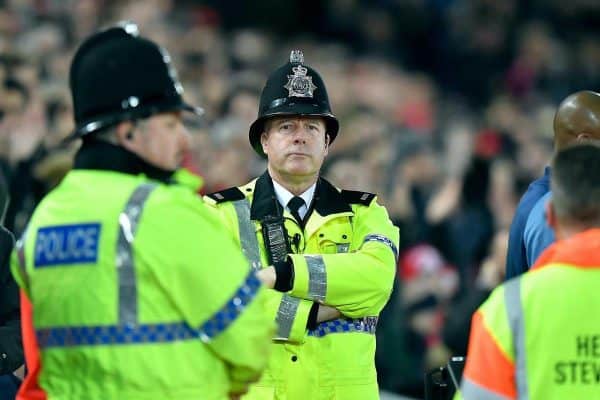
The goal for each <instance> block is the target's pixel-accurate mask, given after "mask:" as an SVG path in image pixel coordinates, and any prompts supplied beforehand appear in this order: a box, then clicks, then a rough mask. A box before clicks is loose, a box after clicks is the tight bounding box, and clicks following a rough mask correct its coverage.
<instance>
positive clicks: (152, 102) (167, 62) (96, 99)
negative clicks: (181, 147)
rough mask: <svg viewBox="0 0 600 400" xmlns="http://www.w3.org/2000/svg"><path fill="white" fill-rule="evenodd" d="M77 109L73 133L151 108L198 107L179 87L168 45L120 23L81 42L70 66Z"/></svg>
mask: <svg viewBox="0 0 600 400" xmlns="http://www.w3.org/2000/svg"><path fill="white" fill-rule="evenodd" d="M70 85H71V94H72V96H73V108H74V113H75V125H76V127H75V132H74V134H73V137H83V136H86V135H89V134H91V133H94V132H97V131H99V130H101V129H103V128H106V127H108V126H111V125H114V124H117V123H119V122H121V121H125V120H129V119H137V118H147V117H149V116H151V115H153V114H156V113H160V112H166V111H175V110H187V111H191V112H194V113H196V114H201V112H202V109H200V108H196V107H192V106H190V105H188V104H186V103H185V102H184V101H183V97H182V94H183V87H182V86H181V83H179V80H178V78H177V73H176V71H175V68H174V67H173V66H172V65H171V58H170V56H169V54H168V53H167V52H166V50H164V49H162V48H161V47H159V46H158V45H157V44H156V43H154V42H152V41H150V40H148V39H144V38H142V37H139V36H138V29H137V26H136V25H135V24H133V23H130V22H127V23H122V24H120V25H119V26H116V27H111V28H109V29H106V30H104V31H101V32H99V33H96V34H94V35H92V36H91V37H90V38H88V39H87V40H86V41H85V42H83V44H82V45H81V46H80V47H79V49H78V50H77V52H76V53H75V57H74V58H73V62H72V64H71V70H70Z"/></svg>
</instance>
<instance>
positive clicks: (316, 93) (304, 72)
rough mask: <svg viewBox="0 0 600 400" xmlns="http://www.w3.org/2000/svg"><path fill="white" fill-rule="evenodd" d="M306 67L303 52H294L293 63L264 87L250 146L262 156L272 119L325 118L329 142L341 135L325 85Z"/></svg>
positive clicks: (251, 130) (273, 76)
mask: <svg viewBox="0 0 600 400" xmlns="http://www.w3.org/2000/svg"><path fill="white" fill-rule="evenodd" d="M303 64H304V56H303V54H302V52H301V51H299V50H294V51H292V52H291V54H290V62H289V63H287V64H285V65H284V66H282V67H280V68H278V69H277V70H275V71H274V72H273V73H272V74H271V76H269V79H268V80H267V83H266V84H265V87H264V88H263V91H262V93H261V95H260V105H259V108H258V118H257V119H256V121H254V122H253V123H252V125H250V144H251V145H252V148H253V149H254V151H256V152H257V153H258V154H259V155H261V156H262V157H265V154H264V153H263V150H262V146H261V144H260V135H261V134H262V132H263V131H264V123H265V121H266V120H267V119H268V118H269V117H274V116H283V115H305V116H319V117H323V118H324V119H325V124H326V132H327V134H328V135H329V138H330V139H329V142H330V143H331V142H333V140H334V139H335V137H336V136H337V134H338V130H339V123H338V120H337V119H336V118H335V116H334V115H333V113H332V112H331V107H330V106H329V97H328V96H327V89H326V88H325V83H324V82H323V79H322V78H321V76H320V75H319V73H318V72H317V71H315V70H314V69H313V68H311V67H309V66H307V65H303Z"/></svg>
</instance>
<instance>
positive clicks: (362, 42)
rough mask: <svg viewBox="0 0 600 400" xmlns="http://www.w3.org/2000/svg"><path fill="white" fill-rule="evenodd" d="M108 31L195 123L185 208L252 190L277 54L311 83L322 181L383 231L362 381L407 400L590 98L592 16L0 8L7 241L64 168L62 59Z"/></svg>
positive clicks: (179, 6)
mask: <svg viewBox="0 0 600 400" xmlns="http://www.w3.org/2000/svg"><path fill="white" fill-rule="evenodd" d="M119 20H132V21H134V22H136V23H137V24H138V26H139V27H140V31H141V33H142V34H143V35H145V36H148V37H150V38H152V39H154V40H156V41H157V42H158V43H160V44H162V45H164V46H165V47H166V48H167V49H168V50H169V52H170V54H171V56H172V58H173V60H174V64H175V66H176V67H177V69H178V71H179V77H180V79H181V81H182V83H183V86H184V88H185V90H186V93H185V96H186V97H187V98H188V99H189V100H190V101H191V102H192V103H194V104H199V105H201V106H202V107H203V108H204V109H205V111H206V113H205V116H204V118H203V119H202V120H190V121H188V124H187V126H188V128H189V129H190V130H191V131H192V132H193V133H194V135H193V143H194V152H193V153H192V154H190V155H189V157H188V160H187V161H186V164H187V166H188V167H189V168H190V169H192V170H194V171H196V172H198V173H199V174H200V175H201V176H203V177H204V181H205V185H204V188H203V192H211V191H214V190H218V189H223V188H226V187H229V186H232V185H238V184H241V183H244V182H246V181H248V180H249V179H250V178H251V177H252V176H255V175H258V174H259V173H261V172H262V170H263V168H264V162H263V161H262V160H260V159H258V158H257V156H256V155H255V154H254V152H253V151H252V150H251V149H250V146H249V144H248V127H249V125H250V123H251V122H252V121H253V120H254V119H255V117H256V113H257V108H258V96H259V93H260V90H261V88H262V84H263V83H264V81H265V79H266V77H267V76H268V73H269V71H271V70H272V69H273V68H275V67H277V66H279V65H281V64H283V63H284V62H285V61H286V60H287V58H288V55H289V51H290V49H295V48H299V49H302V50H303V51H304V54H305V59H306V62H307V63H308V64H310V65H311V66H313V67H315V68H316V69H317V70H318V71H320V73H321V75H322V76H323V78H324V80H325V82H326V83H327V86H328V91H329V94H330V97H331V98H330V100H331V104H332V106H333V111H334V113H335V114H336V115H337V116H338V118H339V119H340V122H341V131H340V135H339V136H338V138H337V140H336V142H335V144H334V146H333V147H332V148H331V151H330V155H329V156H328V159H327V161H326V164H325V167H324V169H325V175H326V176H328V177H329V178H330V179H331V180H332V181H333V182H334V183H336V184H337V185H338V186H339V187H343V188H346V189H357V190H366V191H371V192H374V193H377V194H378V195H379V199H380V202H381V203H383V204H384V205H385V206H386V207H387V209H388V211H389V212H390V215H391V217H392V219H393V221H394V222H395V223H396V224H397V225H398V226H399V227H400V229H401V251H402V254H401V259H400V262H399V266H398V280H397V281H398V284H397V285H396V290H395V292H394V293H393V295H392V299H391V300H390V303H389V304H388V306H387V307H386V309H385V310H384V313H383V315H382V319H381V321H380V324H379V327H378V357H377V363H378V370H379V377H380V384H381V387H382V388H383V389H386V390H388V391H392V392H396V393H401V394H405V395H410V396H414V397H422V395H423V393H422V391H423V373H424V371H426V370H429V369H431V368H434V367H436V366H439V365H442V364H444V363H445V361H446V360H447V358H448V357H449V356H450V355H451V354H458V355H462V354H464V353H465V351H466V341H467V337H466V334H467V331H468V323H469V317H470V314H471V312H472V311H473V310H474V309H475V307H476V306H477V305H478V304H479V302H481V301H482V300H483V298H485V296H486V295H487V294H488V293H489V291H490V290H491V289H492V288H493V287H494V286H495V285H497V284H498V283H499V282H500V281H501V280H502V275H503V273H504V258H505V252H506V239H507V233H506V232H507V229H508V227H509V225H510V222H511V219H512V215H513V212H514V208H515V205H516V203H517V201H518V199H519V197H520V195H521V194H522V193H523V192H524V190H525V189H526V186H527V184H528V183H529V182H530V181H531V180H533V179H534V178H536V177H538V176H540V175H541V174H542V173H543V169H544V166H545V165H546V163H547V162H548V161H549V160H550V158H551V156H552V118H553V114H554V110H555V107H556V105H557V104H558V103H559V101H560V100H561V99H563V98H564V97H565V96H566V95H568V94H569V93H571V92H573V91H576V90H582V89H590V90H596V91H597V90H598V89H599V88H600V2H598V1H597V0H570V1H568V2H564V1H558V0H530V1H518V0H503V1H497V0H395V1H394V0H373V1H360V0H332V1H314V0H312V1H285V2H283V1H276V0H261V1H256V0H255V1H251V2H250V1H242V0H235V1H218V0H213V1H177V2H175V1H173V0H144V1H124V0H123V1H116V0H113V1H110V0H12V1H11V0H6V1H1V2H0V82H1V83H2V84H0V115H1V118H2V119H1V121H0V168H1V171H2V174H3V175H4V176H5V178H6V179H7V180H8V181H9V182H10V187H11V196H12V203H11V207H10V209H9V212H8V215H7V220H6V224H7V226H8V228H9V229H11V230H12V231H13V232H14V233H15V235H17V236H18V235H19V234H20V233H21V232H22V230H23V229H24V227H25V225H26V223H27V220H28V218H29V215H30V213H31V211H32V210H33V208H34V207H35V205H36V204H37V202H38V201H39V199H40V198H41V197H42V196H43V195H44V194H45V193H46V192H47V191H48V190H49V189H51V188H52V187H53V186H54V185H56V184H57V182H59V181H60V179H61V177H62V176H63V175H64V173H65V172H66V171H67V170H68V168H69V167H70V161H71V157H72V154H73V150H74V148H73V145H65V144H63V143H62V142H61V140H62V139H63V138H64V137H65V136H66V135H67V134H68V133H69V132H70V131H71V129H72V128H73V122H72V115H71V112H72V109H71V105H70V98H69V92H68V67H69V63H70V61H71V57H72V55H73V51H74V49H75V46H76V45H77V44H78V43H80V42H81V40H82V39H83V38H84V37H85V36H87V35H88V34H90V33H91V32H93V31H94V30H96V29H98V28H100V27H102V26H106V25H108V24H110V23H114V22H117V21H119Z"/></svg>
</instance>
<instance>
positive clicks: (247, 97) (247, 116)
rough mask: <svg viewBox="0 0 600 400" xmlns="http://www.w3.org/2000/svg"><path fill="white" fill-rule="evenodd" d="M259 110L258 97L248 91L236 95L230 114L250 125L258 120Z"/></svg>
mask: <svg viewBox="0 0 600 400" xmlns="http://www.w3.org/2000/svg"><path fill="white" fill-rule="evenodd" d="M256 110H258V96H257V95H255V94H252V93H249V92H246V91H242V92H240V93H238V94H235V95H234V97H233V99H232V100H231V106H230V113H231V114H233V115H234V116H236V117H238V118H240V119H241V120H242V121H246V122H247V124H245V125H250V123H252V121H254V119H255V118H256Z"/></svg>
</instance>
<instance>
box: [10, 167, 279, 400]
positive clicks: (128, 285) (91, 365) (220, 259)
mask: <svg viewBox="0 0 600 400" xmlns="http://www.w3.org/2000/svg"><path fill="white" fill-rule="evenodd" d="M23 239H24V240H23V241H21V244H20V246H18V248H17V250H16V251H15V253H13V260H12V270H13V274H14V275H15V277H16V279H17V281H18V282H19V284H20V286H21V287H22V288H23V289H24V290H25V291H26V292H27V295H28V297H29V299H31V301H32V305H33V322H34V328H35V330H36V336H37V340H38V344H39V346H40V351H41V372H40V375H39V383H40V385H41V387H42V388H43V389H44V391H45V392H46V393H47V395H48V399H49V400H52V399H61V400H62V399H74V400H75V399H77V400H79V399H99V400H107V399H119V400H121V399H125V400H130V399H131V400H137V399H147V400H156V399H175V400H177V399H182V400H183V399H185V400H188V399H211V400H226V399H229V395H228V394H229V393H230V392H236V391H238V392H239V391H241V390H243V389H244V387H245V385H246V384H247V383H248V382H250V381H253V380H256V379H258V377H259V374H260V373H261V371H262V369H263V368H264V367H265V365H266V363H267V357H268V350H269V347H270V346H269V345H270V342H271V340H270V339H271V336H272V332H273V328H274V324H273V322H272V321H270V320H269V319H267V318H266V316H265V311H264V306H265V296H266V293H267V291H266V289H265V288H263V287H262V286H261V285H260V282H259V281H258V280H257V278H256V276H255V273H254V272H253V271H251V269H250V267H249V265H248V262H247V260H246V259H245V258H244V257H243V255H242V253H241V252H240V251H239V248H238V247H237V246H236V245H235V243H234V242H233V241H232V240H231V237H230V235H229V234H226V233H225V231H224V230H223V228H222V226H221V223H220V220H219V218H218V217H217V216H216V215H215V214H214V210H212V209H210V208H207V207H206V205H205V204H204V203H203V201H202V200H201V199H200V198H198V197H197V196H196V194H195V193H194V192H193V191H192V190H191V189H190V188H188V187H184V186H182V185H177V184H174V185H166V184H163V183H160V182H157V181H152V180H148V179H146V178H145V177H144V176H143V175H139V176H135V175H129V174H124V173H118V172H111V171H101V170H74V171H71V172H70V173H69V174H68V175H67V176H66V177H65V178H64V180H63V181H62V183H61V184H60V185H59V186H58V187H57V188H56V189H55V190H53V191H52V192H51V193H50V194H48V195H47V196H46V197H45V198H44V199H43V200H42V202H41V203H40V205H39V206H38V207H37V209H36V210H35V212H34V214H33V216H32V218H31V221H30V223H29V225H28V228H27V231H26V233H25V234H24V238H23Z"/></svg>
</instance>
